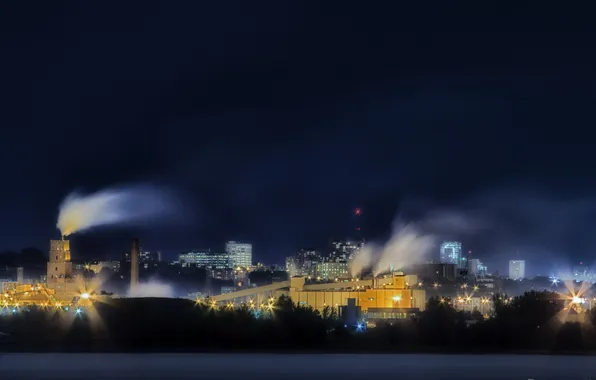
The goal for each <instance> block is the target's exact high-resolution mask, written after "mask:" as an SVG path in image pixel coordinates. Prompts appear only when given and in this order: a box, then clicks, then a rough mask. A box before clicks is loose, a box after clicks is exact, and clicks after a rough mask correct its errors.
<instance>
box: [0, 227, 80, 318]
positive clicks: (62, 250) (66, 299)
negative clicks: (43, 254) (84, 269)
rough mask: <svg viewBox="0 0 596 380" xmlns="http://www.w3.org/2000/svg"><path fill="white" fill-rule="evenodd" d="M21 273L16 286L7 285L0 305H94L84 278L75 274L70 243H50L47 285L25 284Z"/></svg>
mask: <svg viewBox="0 0 596 380" xmlns="http://www.w3.org/2000/svg"><path fill="white" fill-rule="evenodd" d="M22 278H23V276H22V274H20V273H19V276H18V280H17V282H16V283H9V284H6V285H5V286H4V287H3V289H2V294H0V306H4V307H8V306H26V305H37V306H52V307H53V306H57V307H60V306H68V305H74V304H76V305H82V306H84V305H85V304H88V303H90V302H91V294H90V291H88V290H87V288H86V284H85V281H84V280H83V278H82V277H80V276H76V275H73V271H72V262H71V256H70V241H68V240H66V239H64V238H62V239H61V240H51V241H50V254H49V260H48V265H47V283H45V284H43V283H39V284H25V283H23V281H22Z"/></svg>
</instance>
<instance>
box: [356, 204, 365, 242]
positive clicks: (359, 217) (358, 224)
mask: <svg viewBox="0 0 596 380" xmlns="http://www.w3.org/2000/svg"><path fill="white" fill-rule="evenodd" d="M354 236H355V237H356V240H357V241H358V242H359V243H362V242H363V241H364V238H363V235H362V209H361V208H357V209H355V210H354Z"/></svg>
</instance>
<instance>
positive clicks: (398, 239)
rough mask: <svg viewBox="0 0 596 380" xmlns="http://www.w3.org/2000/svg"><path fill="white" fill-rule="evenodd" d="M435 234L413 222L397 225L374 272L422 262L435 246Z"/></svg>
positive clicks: (378, 272) (376, 273) (382, 251)
mask: <svg viewBox="0 0 596 380" xmlns="http://www.w3.org/2000/svg"><path fill="white" fill-rule="evenodd" d="M435 240H436V239H435V237H434V236H433V235H429V234H424V233H422V232H421V231H419V230H418V229H417V228H416V227H415V226H413V225H411V224H405V225H397V226H396V228H395V232H394V234H393V235H392V236H391V239H389V241H388V242H387V243H386V244H385V245H384V246H383V248H382V250H381V251H380V252H379V255H378V259H379V261H378V262H377V263H376V265H375V267H374V270H373V274H374V275H375V276H377V275H379V274H381V273H384V272H388V271H390V270H393V269H401V268H403V267H405V266H408V265H412V264H416V263H419V262H422V261H423V260H424V258H425V257H426V256H427V255H428V254H429V253H430V251H431V250H432V248H433V247H434V246H435V244H436V241H435Z"/></svg>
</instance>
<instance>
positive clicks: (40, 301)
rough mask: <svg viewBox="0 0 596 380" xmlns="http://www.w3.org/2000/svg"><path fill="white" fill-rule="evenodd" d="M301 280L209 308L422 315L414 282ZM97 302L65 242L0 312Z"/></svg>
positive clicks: (397, 276)
mask: <svg viewBox="0 0 596 380" xmlns="http://www.w3.org/2000/svg"><path fill="white" fill-rule="evenodd" d="M139 250H140V245H139V241H138V239H133V242H132V250H131V264H132V265H131V273H130V279H131V284H130V289H131V294H135V293H134V290H135V288H136V287H138V284H139V273H138V270H139V269H138V258H139ZM306 279H307V277H305V276H294V277H291V278H290V279H289V280H287V281H280V282H275V283H273V284H269V285H264V286H259V287H254V288H248V289H242V290H238V291H235V292H231V293H226V294H220V295H216V296H213V297H210V298H209V300H208V302H209V303H210V304H211V305H214V306H215V305H218V304H222V305H228V306H229V305H241V304H247V305H249V304H250V305H257V306H258V305H265V304H266V303H267V301H270V300H272V299H277V298H279V297H280V296H287V297H289V298H291V299H292V301H293V302H294V303H296V304H298V305H301V306H309V307H312V308H314V309H316V310H321V311H322V310H324V309H325V308H326V307H333V308H336V309H337V310H339V311H340V312H341V310H343V309H344V308H346V307H350V308H354V309H355V310H357V311H358V312H362V313H366V315H367V316H368V319H375V318H376V319H402V318H406V317H407V316H409V315H412V314H414V313H416V312H418V311H422V310H424V307H425V302H426V294H425V291H424V290H422V289H415V288H414V287H413V286H410V284H412V285H414V284H417V282H418V280H417V276H415V275H404V274H403V273H401V272H394V273H392V274H388V275H385V276H377V277H371V278H367V279H358V278H337V279H335V281H333V282H329V283H316V284H310V283H307V281H306ZM99 297H100V296H99V295H97V294H95V289H93V285H91V284H90V283H88V282H87V281H85V279H84V278H83V276H82V275H76V274H74V273H73V267H72V262H71V252H70V241H69V240H67V239H66V238H64V237H63V238H62V239H60V240H51V241H50V252H49V260H48V263H47V280H46V282H45V283H43V282H40V283H35V284H27V283H24V282H23V281H19V280H17V281H16V282H13V283H5V284H4V287H3V289H2V293H1V294H0V306H4V307H9V306H12V307H18V306H31V305H35V306H42V307H68V306H83V307H84V306H88V305H89V304H90V303H91V302H93V301H94V300H97V299H98V298H99Z"/></svg>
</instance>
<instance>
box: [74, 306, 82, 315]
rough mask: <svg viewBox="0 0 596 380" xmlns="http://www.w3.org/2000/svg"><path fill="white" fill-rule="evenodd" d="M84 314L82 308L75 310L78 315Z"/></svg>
mask: <svg viewBox="0 0 596 380" xmlns="http://www.w3.org/2000/svg"><path fill="white" fill-rule="evenodd" d="M82 312H83V309H81V308H80V307H77V309H76V310H75V313H77V314H81V313H82Z"/></svg>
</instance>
